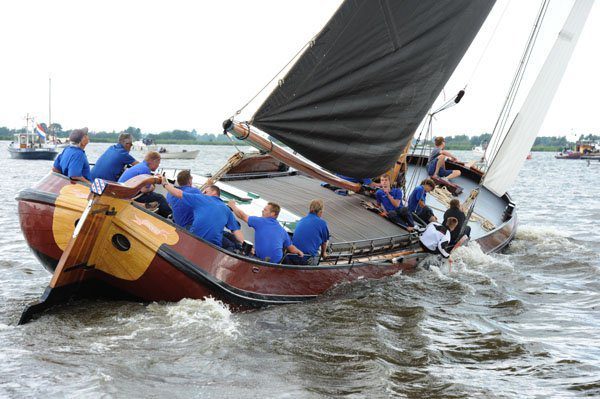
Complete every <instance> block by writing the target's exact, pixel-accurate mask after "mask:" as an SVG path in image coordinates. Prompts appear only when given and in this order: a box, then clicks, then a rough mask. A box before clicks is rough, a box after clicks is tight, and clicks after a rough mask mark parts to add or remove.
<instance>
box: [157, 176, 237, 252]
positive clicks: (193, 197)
mask: <svg viewBox="0 0 600 399" xmlns="http://www.w3.org/2000/svg"><path fill="white" fill-rule="evenodd" d="M163 186H164V187H165V189H166V190H167V191H168V192H169V194H171V195H173V196H174V197H177V198H180V199H181V200H182V201H183V203H184V204H185V205H187V206H189V207H190V208H192V209H193V211H194V216H193V218H194V221H193V222H192V228H191V230H190V231H191V232H192V233H194V234H196V235H197V236H198V237H200V238H203V239H205V240H206V241H208V242H211V243H213V244H215V245H218V246H220V247H221V246H222V247H223V248H225V249H228V250H232V249H233V248H231V247H228V245H224V244H226V243H227V244H228V241H229V240H224V239H223V228H225V227H227V228H228V229H229V230H231V232H232V233H233V236H234V237H235V239H236V240H237V241H238V242H239V243H242V242H244V235H243V234H242V231H241V230H240V224H239V223H238V221H237V220H236V219H235V216H233V213H232V212H231V209H229V208H228V207H227V205H225V203H224V202H223V201H222V200H221V190H220V189H219V187H217V186H208V187H206V188H205V189H204V193H190V192H186V191H184V190H180V189H178V188H176V187H174V186H173V185H171V184H170V183H169V182H168V181H167V180H166V179H164V181H163Z"/></svg>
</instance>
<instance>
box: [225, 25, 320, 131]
mask: <svg viewBox="0 0 600 399" xmlns="http://www.w3.org/2000/svg"><path fill="white" fill-rule="evenodd" d="M319 33H320V32H319ZM316 37H317V36H315V37H313V38H312V39H311V40H309V41H308V42H306V44H304V46H302V48H300V50H298V51H297V52H296V54H295V55H294V56H293V57H292V58H291V59H290V60H289V61H288V63H287V64H285V65H284V66H283V68H281V69H280V70H279V72H277V73H276V74H275V76H273V77H272V78H271V80H269V81H268V82H267V84H265V85H264V86H263V88H262V89H260V90H259V91H258V93H256V94H255V95H254V97H252V98H251V99H250V100H248V101H247V102H246V104H244V105H243V106H242V107H241V108H240V109H238V110H237V111H236V112H235V113H234V114H233V115H231V117H230V118H229V119H231V120H233V118H234V117H236V116H237V115H239V114H241V113H242V111H243V110H244V109H245V108H246V107H247V106H248V105H249V104H250V103H251V102H252V101H254V100H255V99H256V97H258V96H259V95H260V93H262V92H263V91H265V89H266V88H267V87H268V86H269V85H270V84H271V83H272V82H273V81H274V80H275V79H276V78H277V77H278V76H279V75H281V73H282V72H283V71H284V70H285V69H286V68H287V67H288V66H289V65H290V64H291V63H292V62H293V61H294V60H295V59H296V58H298V56H299V55H300V54H301V53H302V52H303V51H304V50H305V49H306V48H307V47H308V46H312V45H313V44H314V43H315V38H316ZM280 80H281V79H280Z"/></svg>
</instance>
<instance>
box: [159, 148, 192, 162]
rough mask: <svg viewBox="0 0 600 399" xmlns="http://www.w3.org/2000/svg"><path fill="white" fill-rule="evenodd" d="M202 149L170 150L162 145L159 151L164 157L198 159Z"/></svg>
mask: <svg viewBox="0 0 600 399" xmlns="http://www.w3.org/2000/svg"><path fill="white" fill-rule="evenodd" d="M199 152H200V150H193V151H188V150H182V151H168V150H167V149H166V148H164V147H160V149H159V150H158V153H159V154H160V157H161V158H162V159H196V157H197V156H198V153H199Z"/></svg>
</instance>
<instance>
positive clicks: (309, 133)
mask: <svg viewBox="0 0 600 399" xmlns="http://www.w3.org/2000/svg"><path fill="white" fill-rule="evenodd" d="M494 2H495V0H478V1H472V0H451V1H440V0H377V1H374V0H347V1H345V2H344V3H343V4H342V5H341V6H340V8H339V9H338V10H337V12H336V13H335V14H334V16H333V17H332V18H331V19H330V21H329V22H328V23H327V25H326V26H325V27H324V28H323V30H322V31H321V32H320V33H319V34H318V36H317V37H316V39H315V40H314V42H313V43H312V45H311V46H310V47H309V48H308V49H307V50H306V51H305V52H304V54H302V56H301V57H300V59H299V60H298V62H297V63H296V64H295V65H294V66H293V67H292V68H291V69H290V71H289V72H288V74H287V75H286V76H285V78H284V79H283V80H282V81H281V82H280V85H279V86H278V87H277V88H275V90H274V91H273V92H272V93H271V95H270V96H269V97H268V98H267V100H266V101H265V102H264V103H263V104H262V105H261V106H260V108H259V109H258V110H257V111H256V113H255V114H254V116H253V118H252V120H251V121H250V122H251V123H252V124H253V125H254V126H256V127H258V128H259V129H261V130H263V131H264V132H266V133H268V134H270V135H271V136H273V137H275V138H277V139H279V140H281V141H282V142H284V143H285V144H287V145H289V146H290V147H291V148H293V149H294V150H296V151H298V152H299V153H300V154H302V155H303V156H305V157H306V158H308V159H310V160H311V161H314V162H315V163H317V164H318V165H320V166H322V167H324V168H326V169H328V170H331V171H334V172H338V173H341V174H344V175H347V176H353V177H372V176H376V175H379V174H381V173H383V172H385V171H386V170H388V169H389V168H390V167H391V166H393V164H394V163H395V161H396V160H397V159H398V157H399V155H400V154H401V152H402V150H403V149H404V147H405V146H406V144H407V143H408V142H409V140H411V139H412V137H413V134H414V132H415V130H416V129H417V127H418V125H419V123H420V122H421V120H422V119H423V118H424V116H425V115H426V113H427V111H428V109H429V108H430V107H431V105H432V103H433V101H434V100H435V99H436V98H437V96H438V95H439V93H440V91H441V90H442V88H443V87H444V85H445V83H446V82H447V80H448V79H449V77H450V75H451V74H452V72H453V71H454V69H455V67H456V65H457V64H458V62H459V61H460V59H461V58H462V57H463V55H464V53H465V51H466V50H467V48H468V47H469V45H470V43H471V41H472V40H473V38H474V37H475V35H476V34H477V32H478V31H479V29H480V27H481V25H482V24H483V21H484V20H485V18H486V17H487V15H488V13H489V12H490V10H491V8H492V6H493V4H494Z"/></svg>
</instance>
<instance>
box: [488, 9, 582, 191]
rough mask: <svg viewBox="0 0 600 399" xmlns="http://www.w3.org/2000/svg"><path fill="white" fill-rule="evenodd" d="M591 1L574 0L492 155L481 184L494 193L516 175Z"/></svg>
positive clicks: (579, 32) (511, 180)
mask: <svg viewBox="0 0 600 399" xmlns="http://www.w3.org/2000/svg"><path fill="white" fill-rule="evenodd" d="M593 3H594V1H593V0H576V1H575V3H574V4H573V8H572V9H571V13H570V14H569V17H568V18H567V20H566V22H565V24H564V26H563V29H562V30H561V31H560V33H559V34H558V38H557V39H556V42H555V43H554V46H553V47H552V50H551V51H550V54H549V55H548V57H547V58H546V62H545V63H544V65H543V67H542V69H541V70H540V72H539V74H538V76H537V78H536V80H535V83H534V84H533V86H532V88H531V90H530V91H529V94H528V95H527V98H526V99H525V102H524V103H523V106H522V107H521V110H520V112H519V113H518V114H517V116H516V117H515V119H514V120H513V123H512V125H511V126H510V128H509V130H508V132H507V134H506V137H505V138H504V141H503V142H502V145H501V146H500V148H499V149H498V151H497V153H496V154H495V156H494V157H493V160H492V162H491V166H490V168H489V170H488V171H487V173H486V175H485V180H484V184H483V185H484V186H485V187H486V188H487V189H489V190H490V191H492V192H493V193H495V194H496V195H499V196H501V195H504V194H505V193H506V191H507V189H508V187H509V186H510V185H511V184H512V183H513V182H514V181H515V179H516V178H517V175H518V173H519V170H520V169H521V167H522V166H523V163H524V162H525V158H526V157H527V154H528V153H529V151H530V150H531V146H532V145H533V143H534V141H535V138H536V137H537V134H538V132H539V130H540V127H541V125H542V122H543V121H544V118H545V116H546V113H547V112H548V108H550V104H552V99H553V98H554V95H555V94H556V90H557V89H558V85H559V84H560V81H561V79H562V76H563V74H564V72H565V69H566V68H567V64H568V63H569V59H570V58H571V54H572V53H573V49H574V48H575V45H576V44H577V40H578V39H579V35H580V34H581V30H582V29H583V26H584V25H585V21H586V19H587V17H588V14H589V12H590V9H591V7H592V5H593Z"/></svg>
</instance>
